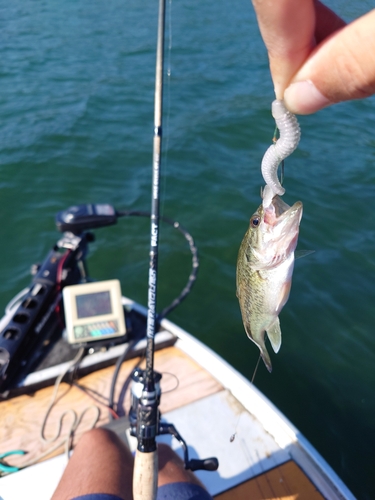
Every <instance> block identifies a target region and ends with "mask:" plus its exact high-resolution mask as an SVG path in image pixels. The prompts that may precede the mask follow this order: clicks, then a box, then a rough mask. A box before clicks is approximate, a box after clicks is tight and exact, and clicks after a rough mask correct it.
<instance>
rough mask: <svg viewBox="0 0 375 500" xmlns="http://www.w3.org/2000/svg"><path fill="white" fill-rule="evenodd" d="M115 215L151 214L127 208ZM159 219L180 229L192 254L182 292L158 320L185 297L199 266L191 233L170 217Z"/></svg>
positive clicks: (196, 250)
mask: <svg viewBox="0 0 375 500" xmlns="http://www.w3.org/2000/svg"><path fill="white" fill-rule="evenodd" d="M116 215H117V216H118V217H129V216H135V217H150V216H151V214H150V212H143V211H141V210H128V211H122V212H116ZM160 220H162V221H163V222H166V223H167V224H169V225H170V226H173V227H174V228H175V229H177V230H178V231H180V233H181V234H182V235H183V236H184V237H185V239H186V240H187V242H188V244H189V248H190V252H191V255H192V269H191V272H190V275H189V278H188V281H187V283H186V285H185V287H184V288H183V290H182V292H181V293H180V295H179V296H178V297H177V298H176V299H174V300H173V301H172V302H171V303H170V304H169V306H167V307H165V308H164V309H163V310H162V312H161V313H160V314H159V315H158V320H159V321H160V320H161V319H162V318H165V316H167V314H169V313H170V312H171V311H172V310H173V309H175V308H176V307H177V306H178V305H179V304H181V302H182V301H183V300H184V299H185V297H186V296H187V295H188V294H189V293H190V291H191V288H192V286H193V284H194V283H195V280H196V279H197V273H198V268H199V258H198V249H197V247H196V245H195V242H194V239H193V237H192V236H191V234H190V233H189V232H188V231H187V230H186V229H185V228H184V227H183V226H181V224H180V223H179V222H176V221H174V220H172V219H169V218H168V217H164V216H160Z"/></svg>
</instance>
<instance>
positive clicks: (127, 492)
mask: <svg viewBox="0 0 375 500" xmlns="http://www.w3.org/2000/svg"><path fill="white" fill-rule="evenodd" d="M133 461H134V460H133V456H132V454H131V452H130V451H129V449H128V448H127V447H126V446H125V445H124V443H123V442H122V441H121V439H120V438H119V437H118V436H117V435H116V434H115V433H114V432H111V431H108V430H106V429H100V428H98V429H93V430H92V431H89V432H87V433H86V434H84V435H83V436H82V437H81V439H80V441H79V443H78V445H77V446H76V448H75V450H74V453H73V455H72V458H71V459H70V460H69V463H68V465H67V467H66V469H65V472H64V475H63V477H62V478H61V481H60V483H59V485H58V486H57V488H56V491H55V493H54V495H53V496H52V499H51V500H70V499H71V498H74V497H76V496H79V495H87V494H89V493H107V494H112V495H117V496H119V497H120V498H122V499H123V500H133V495H132V476H133Z"/></svg>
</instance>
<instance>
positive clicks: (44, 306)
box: [0, 205, 117, 392]
mask: <svg viewBox="0 0 375 500" xmlns="http://www.w3.org/2000/svg"><path fill="white" fill-rule="evenodd" d="M116 220H117V216H116V213H115V210H114V209H113V207H111V206H110V205H78V206H75V207H71V208H70V209H68V210H66V211H64V212H60V213H59V214H57V216H56V225H57V227H58V229H59V230H60V231H62V232H64V234H63V236H62V238H61V239H60V240H59V241H58V242H57V243H56V244H55V246H54V247H53V249H52V250H51V251H50V252H49V254H48V255H47V257H46V259H45V260H44V262H43V263H42V265H34V266H33V267H32V274H34V278H33V280H32V283H31V285H30V287H29V288H28V289H27V291H26V292H25V293H24V294H23V296H22V297H21V302H20V304H19V305H18V306H17V307H16V305H14V307H13V308H11V311H10V312H9V313H8V315H7V316H8V317H9V316H10V317H9V319H8V318H7V316H5V318H4V319H3V321H2V328H1V329H0V391H2V392H5V391H7V390H8V389H10V388H11V387H12V386H14V385H16V384H17V383H18V382H20V381H21V380H22V379H23V378H24V377H25V376H26V375H27V374H28V373H30V371H31V370H32V369H33V368H35V367H36V366H37V365H38V363H39V362H40V361H41V360H42V359H43V358H44V357H45V355H46V354H47V353H48V351H49V349H50V348H51V346H52V345H53V344H54V343H55V342H56V341H57V340H58V339H59V338H60V337H61V335H62V332H63V330H64V328H65V323H64V314H63V307H62V290H63V288H64V287H65V286H68V285H75V284H78V283H83V282H85V281H87V268H86V263H85V257H86V255H87V251H88V243H90V242H92V241H94V235H93V234H92V233H90V232H87V230H88V229H94V228H98V227H103V226H108V225H112V224H115V223H116ZM6 319H8V321H7V322H5V321H4V320H6ZM4 322H5V324H4Z"/></svg>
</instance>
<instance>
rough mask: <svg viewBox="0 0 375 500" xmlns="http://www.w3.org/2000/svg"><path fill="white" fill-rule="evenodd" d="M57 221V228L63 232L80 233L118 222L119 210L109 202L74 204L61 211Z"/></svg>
mask: <svg viewBox="0 0 375 500" xmlns="http://www.w3.org/2000/svg"><path fill="white" fill-rule="evenodd" d="M55 222H56V226H57V229H58V230H59V231H61V232H62V233H65V232H70V233H73V234H75V235H79V234H81V233H83V232H84V231H87V230H89V229H96V228H98V227H104V226H112V225H113V224H116V222H117V212H116V210H115V209H114V208H113V207H112V206H111V205H108V204H93V203H90V204H86V205H74V206H72V207H69V208H68V209H67V210H64V211H62V212H59V213H58V214H57V215H56V219H55Z"/></svg>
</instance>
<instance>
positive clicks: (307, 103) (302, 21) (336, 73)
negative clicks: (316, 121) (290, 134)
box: [252, 0, 375, 114]
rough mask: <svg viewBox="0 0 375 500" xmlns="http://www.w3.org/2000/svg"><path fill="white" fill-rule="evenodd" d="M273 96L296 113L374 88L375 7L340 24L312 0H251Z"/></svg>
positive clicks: (313, 110)
mask: <svg viewBox="0 0 375 500" xmlns="http://www.w3.org/2000/svg"><path fill="white" fill-rule="evenodd" d="M252 1H253V4H254V8H255V11H256V14H257V18H258V23H259V27H260V31H261V34H262V37H263V40H264V42H265V44H266V47H267V49H268V55H269V60H270V69H271V75H272V79H273V82H274V86H275V94H276V98H277V99H284V102H285V104H286V106H287V108H288V109H289V110H290V111H291V112H293V113H296V114H310V113H314V112H315V111H318V110H319V109H322V108H324V107H326V106H329V105H330V104H333V103H336V102H340V101H347V100H350V99H360V98H363V97H368V96H370V95H372V94H374V93H375V10H372V11H371V12H369V13H368V14H366V15H364V16H362V17H360V18H359V19H357V20H356V21H354V22H352V23H350V24H348V25H346V24H345V22H344V21H343V20H342V19H341V18H340V17H338V16H337V15H336V14H335V13H334V12H333V11H332V10H330V9H329V8H328V7H326V6H325V5H323V4H322V3H320V2H319V1H317V0H315V1H314V0H252Z"/></svg>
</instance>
